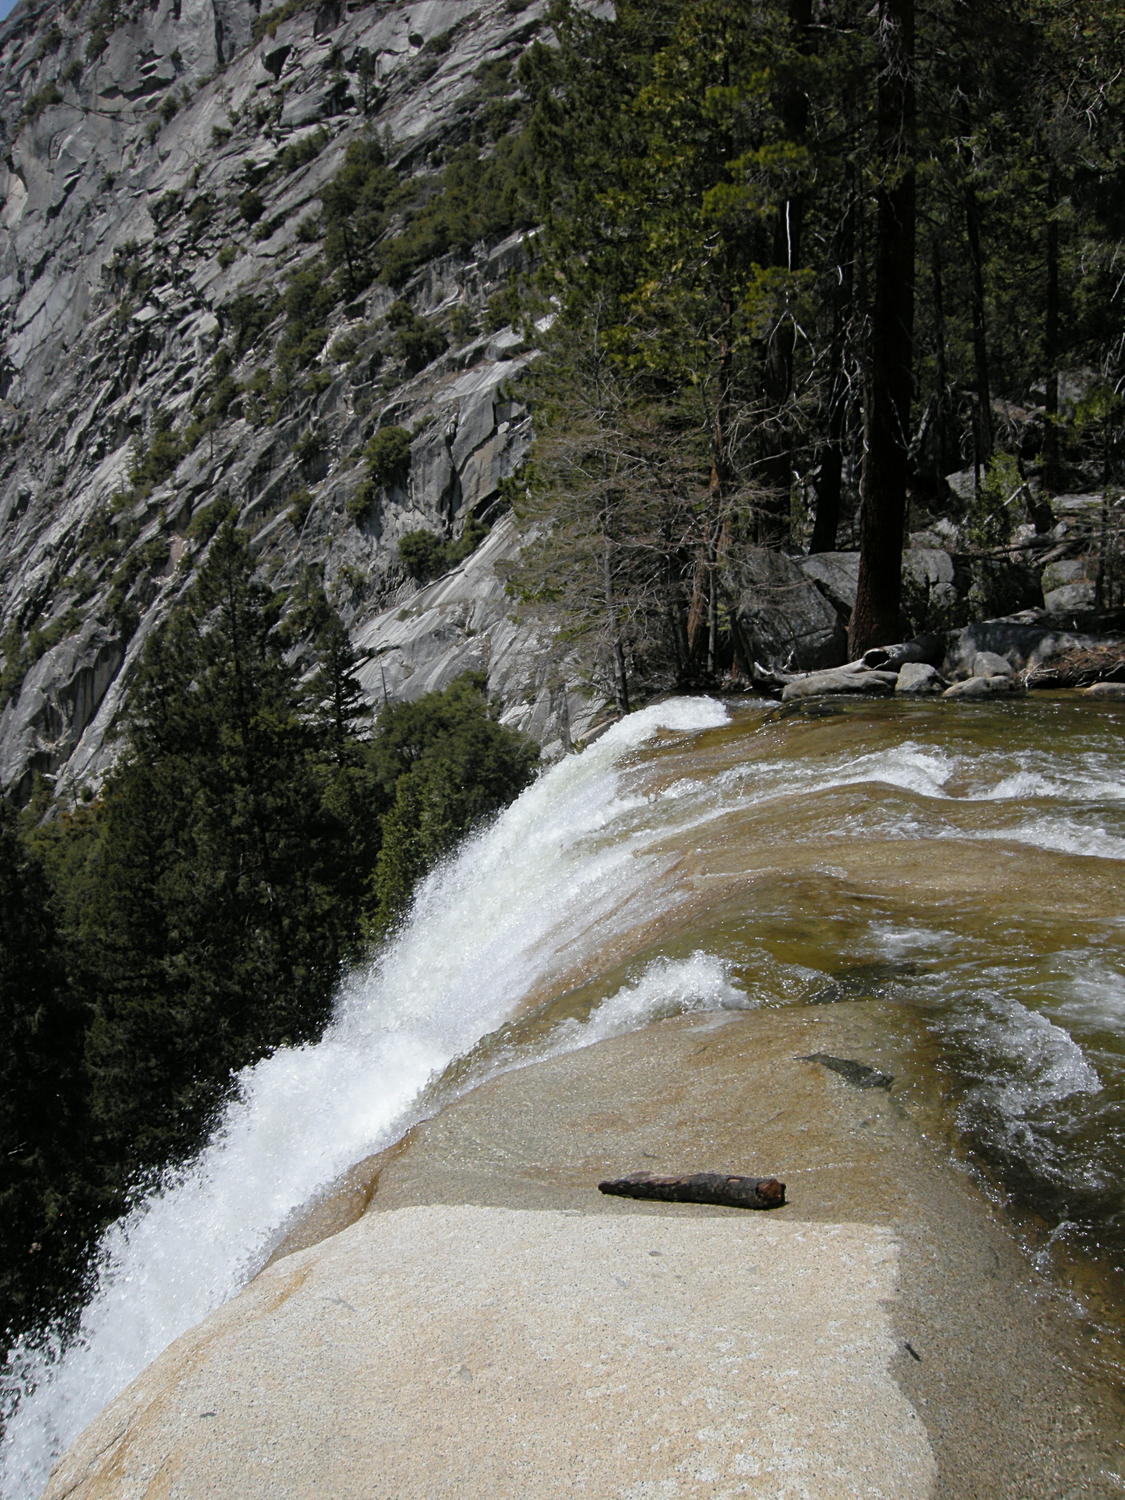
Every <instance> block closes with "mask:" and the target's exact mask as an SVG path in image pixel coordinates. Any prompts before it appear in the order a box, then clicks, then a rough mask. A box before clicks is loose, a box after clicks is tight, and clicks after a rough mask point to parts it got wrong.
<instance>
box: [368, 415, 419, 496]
mask: <svg viewBox="0 0 1125 1500" xmlns="http://www.w3.org/2000/svg"><path fill="white" fill-rule="evenodd" d="M410 444H411V436H410V433H409V432H408V431H407V430H406V428H405V427H380V428H379V430H378V432H376V433H375V434H374V435H373V436H372V437H370V438H369V439H368V441H367V445H366V447H365V448H364V450H363V453H364V457H365V458H366V459H367V468H368V472H369V474H370V475H371V478H372V479H373V480H374V482H375V483H376V484H378V485H381V486H382V487H383V488H389V487H390V486H392V485H401V484H405V482H406V476H407V475H408V474H409V473H410Z"/></svg>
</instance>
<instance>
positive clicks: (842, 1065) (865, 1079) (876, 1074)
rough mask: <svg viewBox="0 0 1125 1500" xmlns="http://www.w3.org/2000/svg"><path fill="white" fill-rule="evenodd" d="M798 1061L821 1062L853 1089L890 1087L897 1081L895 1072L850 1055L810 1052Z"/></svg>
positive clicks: (823, 1066) (821, 1064) (822, 1065)
mask: <svg viewBox="0 0 1125 1500" xmlns="http://www.w3.org/2000/svg"><path fill="white" fill-rule="evenodd" d="M797 1061H798V1062H814V1063H819V1064H820V1066H821V1067H822V1068H827V1069H828V1071H829V1072H830V1073H837V1074H839V1076H840V1077H841V1078H842V1079H843V1080H844V1082H845V1083H846V1084H849V1085H850V1086H851V1087H852V1088H853V1089H889V1088H890V1086H891V1084H892V1083H894V1081H895V1080H894V1074H893V1073H883V1072H881V1071H880V1069H878V1068H870V1067H868V1065H867V1064H866V1063H861V1062H856V1061H855V1060H854V1059H853V1058H850V1057H833V1056H832V1054H831V1053H830V1052H810V1053H808V1054H807V1055H806V1056H804V1057H799V1058H798V1059H797Z"/></svg>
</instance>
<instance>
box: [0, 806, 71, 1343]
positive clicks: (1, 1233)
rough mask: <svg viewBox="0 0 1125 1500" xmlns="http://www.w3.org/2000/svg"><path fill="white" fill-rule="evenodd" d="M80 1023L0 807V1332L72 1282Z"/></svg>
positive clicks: (44, 909) (41, 906) (36, 881)
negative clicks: (0, 1046) (2, 1039)
mask: <svg viewBox="0 0 1125 1500" xmlns="http://www.w3.org/2000/svg"><path fill="white" fill-rule="evenodd" d="M83 1025H84V1017H83V1015H82V1012H81V1009H80V1006H79V1004H78V1002H77V999H76V997H75V996H74V994H73V991H72V990H71V988H70V986H69V984H68V982H67V978H66V974H65V971H64V966H63V957H62V951H61V946H60V943H59V940H58V934H57V932H56V925H55V920H54V915H53V912H52V910H51V903H50V891H49V889H48V885H47V882H46V880H45V878H44V875H43V871H42V869H41V867H40V864H39V861H38V859H37V858H36V857H35V855H34V854H33V852H32V851H31V850H30V849H29V848H28V847H27V845H26V843H25V842H24V840H23V839H22V837H21V835H20V832H19V826H18V821H17V817H16V814H15V812H14V810H13V808H12V807H11V805H10V804H9V803H8V802H7V801H6V800H5V799H3V798H0V1032H2V1035H3V1038H4V1046H3V1050H2V1052H0V1330H3V1329H15V1328H17V1327H21V1326H26V1325H27V1324H28V1323H30V1322H34V1321H37V1320H38V1319H39V1318H40V1317H41V1316H42V1315H43V1314H44V1313H45V1312H46V1311H47V1310H48V1308H49V1306H50V1305H51V1303H52V1302H53V1301H54V1300H55V1299H57V1298H59V1297H61V1296H62V1295H63V1294H64V1293H65V1292H67V1291H68V1290H70V1289H72V1288H73V1285H74V1279H75V1278H74V1272H75V1263H76V1259H77V1250H78V1249H79V1248H80V1247H81V1244H82V1241H83V1236H84V1219H83V1216H82V1213H81V1211H80V1209H79V1205H80V1203H81V1202H82V1199H83V1195H82V1193H81V1191H80V1190H79V1191H75V1183H76V1179H78V1181H79V1184H80V1179H81V1170H80V1161H79V1150H80V1142H81V1139H82V1127H83V1118H84V1102H85V1101H84V1089H83V1086H82V1071H81V1060H82V1037H83Z"/></svg>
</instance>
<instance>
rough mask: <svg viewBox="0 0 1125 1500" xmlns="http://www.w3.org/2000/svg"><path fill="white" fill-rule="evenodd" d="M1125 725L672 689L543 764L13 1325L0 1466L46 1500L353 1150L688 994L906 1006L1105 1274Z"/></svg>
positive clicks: (1032, 704) (958, 1125)
mask: <svg viewBox="0 0 1125 1500" xmlns="http://www.w3.org/2000/svg"><path fill="white" fill-rule="evenodd" d="M1123 722H1125V715H1123V712H1122V706H1121V705H1117V704H1092V703H1090V702H1087V701H1077V700H1074V699H1066V698H1063V697H1059V698H1056V699H1049V700H1048V699H1039V698H1031V699H1026V700H1019V701H1013V702H1010V703H1002V704H971V705H969V704H966V705H952V704H910V703H901V704H900V703H896V702H876V703H866V702H864V703H854V704H847V705H837V704H828V705H819V704H812V705H803V706H799V707H798V708H797V709H796V710H795V711H793V712H790V711H788V709H781V708H778V707H777V706H762V705H758V706H733V705H727V706H723V705H720V704H718V703H715V702H713V701H711V700H706V699H697V700H690V701H687V700H681V701H673V702H671V703H668V704H665V705H662V706H659V707H658V708H655V709H649V710H645V711H643V712H642V713H641V714H638V715H634V716H633V717H632V718H631V719H629V720H626V721H625V722H624V723H623V724H622V725H619V726H617V727H616V728H615V729H614V730H612V731H611V732H610V733H609V734H608V735H606V736H605V737H604V738H603V739H602V740H600V741H599V742H598V743H597V744H595V745H594V746H592V747H591V748H590V749H588V750H587V751H586V752H584V753H583V754H582V755H581V756H576V757H573V758H571V759H568V760H567V761H566V762H564V763H563V764H561V765H559V766H557V767H555V768H553V769H552V770H551V771H550V772H549V773H547V774H546V775H545V776H544V777H543V778H542V779H541V780H540V781H539V782H538V783H537V784H536V786H535V787H533V788H532V789H531V790H530V791H529V792H528V793H526V794H525V795H524V797H523V798H521V799H520V801H519V802H518V803H517V804H515V806H514V807H512V808H511V809H509V811H508V812H507V813H505V814H504V815H503V816H502V817H501V818H500V819H499V821H498V822H497V823H496V824H495V825H494V827H493V828H492V829H491V830H489V831H488V832H486V833H485V834H483V835H481V836H480V837H478V838H477V839H475V840H474V841H473V842H472V843H471V844H470V845H469V846H467V847H466V849H465V850H463V851H462V852H461V853H460V854H459V855H458V856H457V857H456V858H455V859H454V860H452V861H450V863H449V864H448V865H447V866H445V867H444V868H443V869H442V870H440V871H438V872H436V873H435V875H434V876H433V877H431V879H430V880H429V881H427V883H426V884H425V886H424V888H423V890H422V892H421V894H420V897H419V900H418V902H417V904H416V907H415V910H414V912H413V914H412V916H411V919H410V922H409V924H408V925H407V927H406V928H405V930H404V931H403V933H402V934H401V935H400V937H399V938H398V939H397V940H396V942H395V943H394V944H393V945H392V946H391V947H390V948H389V949H388V951H387V952H386V953H385V954H384V955H383V956H382V957H381V958H380V960H379V961H378V962H377V963H376V964H375V965H373V966H372V967H371V968H370V969H369V970H367V971H365V972H362V973H359V974H357V975H355V976H353V978H352V980H351V981H350V982H349V984H348V985H347V986H346V987H345V990H344V992H343V994H342V995H341V998H340V1003H339V1006H338V1011H337V1015H336V1018H335V1020H334V1022H333V1025H332V1026H331V1027H330V1028H329V1031H328V1033H327V1034H326V1036H325V1038H324V1040H323V1041H322V1042H321V1043H319V1044H318V1045H316V1046H310V1047H305V1048H301V1049H282V1050H281V1051H279V1052H278V1053H277V1054H275V1055H274V1056H273V1057H272V1058H269V1059H267V1060H265V1061H264V1062H263V1063H261V1064H259V1065H258V1066H257V1067H255V1068H253V1069H251V1070H248V1071H247V1073H246V1074H245V1075H244V1077H243V1080H242V1089H241V1093H240V1097H239V1099H238V1100H237V1101H236V1102H235V1104H234V1105H233V1106H232V1107H231V1109H230V1110H229V1111H228V1114H227V1116H226V1118H225V1120H224V1122H223V1124H222V1127H221V1129H220V1130H219V1132H218V1133H217V1135H216V1138H215V1139H214V1141H213V1142H212V1143H211V1145H210V1146H209V1147H208V1148H207V1149H206V1150H205V1151H204V1152H203V1153H202V1154H201V1156H200V1157H199V1158H198V1159H197V1160H196V1161H194V1162H191V1163H189V1164H187V1166H186V1167H184V1168H183V1169H182V1170H181V1171H179V1172H178V1173H176V1174H173V1175H172V1176H171V1177H170V1178H169V1180H168V1182H167V1183H166V1184H165V1185H164V1187H163V1188H162V1189H161V1190H160V1191H159V1192H158V1193H156V1194H154V1195H153V1197H152V1198H150V1199H149V1200H147V1201H146V1202H144V1203H143V1204H140V1205H138V1207H137V1209H136V1210H135V1212H134V1213H133V1214H132V1215H131V1216H130V1217H129V1218H128V1219H126V1220H124V1221H122V1223H121V1224H119V1225H117V1226H115V1228H114V1229H113V1230H112V1231H111V1232H110V1234H109V1235H108V1236H107V1238H106V1241H105V1243H104V1245H103V1247H102V1252H101V1260H102V1269H101V1274H100V1280H99V1285H98V1289H97V1291H96V1294H95V1295H94V1297H93V1298H92V1300H91V1303H90V1305H89V1307H88V1308H87V1310H86V1313H85V1316H84V1320H83V1326H82V1330H81V1334H80V1337H79V1340H78V1341H77V1343H76V1344H74V1345H73V1346H71V1347H70V1348H69V1349H66V1350H59V1349H56V1350H48V1351H46V1352H43V1351H38V1350H28V1349H23V1350H17V1351H15V1354H14V1358H13V1362H12V1365H11V1367H10V1372H9V1382H8V1384H9V1396H10V1398H11V1397H12V1396H15V1397H20V1399H19V1400H18V1409H17V1410H16V1412H15V1415H14V1417H13V1418H12V1419H11V1421H10V1422H9V1424H8V1430H7V1433H6V1437H5V1442H4V1448H3V1454H2V1460H0V1463H2V1467H0V1477H2V1484H0V1488H2V1491H3V1494H4V1495H5V1496H6V1497H8V1500H31V1497H32V1496H34V1495H36V1494H37V1493H38V1490H39V1488H40V1486H41V1484H42V1482H43V1480H44V1478H45V1476H46V1472H47V1468H48V1466H49V1463H50V1461H51V1457H52V1455H53V1454H54V1453H55V1452H57V1451H58V1450H59V1448H60V1447H61V1446H63V1445H65V1443H67V1442H69V1441H70V1440H71V1439H72V1438H73V1437H74V1436H75V1435H76V1434H77V1432H78V1431H79V1430H80V1429H81V1427H82V1426H84V1425H85V1423H86V1422H87V1421H88V1420H89V1419H90V1418H91V1417H92V1416H93V1415H94V1414H95V1413H96V1412H97V1411H98V1410H99V1409H100V1407H101V1406H102V1405H103V1404H104V1403H105V1402H106V1401H107V1400H108V1399H109V1398H110V1397H111V1396H112V1395H113V1394H114V1393H115V1392H116V1391H117V1390H119V1389H121V1387H122V1386H123V1385H125V1384H126V1383H127V1382H128V1381H129V1380H130V1379H131V1378H132V1376H133V1375H134V1374H135V1373H137V1372H138V1371H139V1370H140V1369H141V1368H143V1367H144V1365H145V1364H146V1363H147V1362H148V1361H149V1360H151V1359H152V1358H153V1357H154V1356H155V1355H156V1353H158V1352H159V1351H160V1349H162V1348H163V1347H164V1346H165V1345H166V1344H167V1343H168V1342H169V1341H170V1340H171V1339H172V1338H174V1337H175V1336H176V1335H177V1334H178V1333H180V1332H181V1331H183V1330H184V1329H186V1328H188V1327H190V1326H192V1325H193V1324H194V1323H195V1322H197V1321H198V1320H199V1319H200V1318H202V1317H203V1316H205V1315H206V1313H207V1312H208V1311H209V1310H210V1309H211V1308H213V1307H214V1306H216V1305H218V1304H219V1303H221V1302H222V1301H223V1300H225V1298H227V1297H229V1296H230V1295H232V1293H233V1292H234V1291H236V1290H237V1289H238V1287H239V1286H240V1285H242V1284H243V1283H244V1281H245V1280H246V1278H247V1277H248V1276H250V1275H252V1274H253V1272H254V1271H255V1270H256V1269H257V1267H259V1266H260V1265H261V1264H262V1263H263V1261H264V1259H265V1258H266V1257H267V1256H268V1254H269V1253H270V1251H271V1250H272V1248H273V1247H274V1246H275V1245H276V1244H277V1242H278V1239H279V1237H280V1235H281V1234H282V1233H283V1231H284V1229H285V1226H286V1225H287V1223H288V1222H289V1221H290V1220H291V1219H292V1217H293V1215H294V1213H295V1212H296V1211H297V1210H298V1209H299V1208H300V1206H301V1205H302V1204H304V1203H306V1202H308V1201H309V1200H310V1199H311V1198H314V1197H315V1196H316V1195H317V1194H318V1193H321V1192H322V1191H324V1190H325V1189H326V1188H327V1187H328V1186H329V1185H330V1184H331V1183H332V1182H333V1181H334V1180H335V1179H337V1178H338V1177H339V1176H340V1174H341V1173H342V1172H343V1171H344V1170H345V1169H346V1168H347V1167H348V1166H349V1165H350V1164H351V1163H352V1162H354V1161H357V1160H358V1159H359V1158H361V1157H363V1156H365V1155H366V1154H368V1153H369V1152H371V1151H374V1150H377V1149H379V1148H380V1147H381V1146H384V1145H387V1144H389V1143H390V1142H391V1141H392V1140H394V1139H395V1138H396V1137H397V1136H398V1135H399V1134H401V1132H402V1131H403V1130H404V1129H405V1128H406V1127H407V1126H408V1125H409V1124H410V1123H412V1122H413V1121H414V1120H416V1119H418V1118H419V1117H421V1116H422V1115H424V1114H425V1113H427V1112H430V1111H432V1110H433V1109H435V1108H438V1107H440V1105H441V1103H442V1101H443V1100H445V1099H448V1098H449V1097H451V1096H452V1095H454V1094H456V1093H457V1092H459V1091H460V1090H462V1089H464V1088H465V1087H468V1086H470V1085H471V1084H472V1083H473V1082H475V1081H477V1080H479V1079H480V1078H483V1077H487V1076H489V1075H490V1074H492V1073H495V1072H496V1071H497V1070H499V1069H503V1068H510V1067H515V1066H520V1065H522V1064H524V1063H526V1062H527V1061H529V1060H531V1059H533V1058H534V1057H537V1056H544V1055H548V1054H551V1053H554V1052H558V1051H562V1050H567V1049H570V1048H573V1047H577V1046H583V1045H587V1044H589V1043H591V1042H594V1041H597V1040H599V1039H601V1038H602V1037H604V1036H609V1035H613V1034H616V1033H618V1032H621V1031H624V1030H629V1029H632V1028H634V1027H637V1026H641V1025H644V1024H646V1023H647V1022H648V1021H650V1020H652V1019H653V1018H655V1017H658V1016H661V1015H666V1014H671V1013H674V1012H676V1011H679V1010H684V1009H722V1008H730V1007H738V1008H753V1007H756V1006H768V1007H777V1006H788V1005H810V1004H816V1005H824V1004H832V1003H834V1002H835V1001H837V1000H849V1001H857V1000H859V1001H862V1000H870V1001H871V1002H872V1006H873V1014H874V1013H876V1010H875V1008H876V1007H887V1006H892V1007H894V1008H895V1011H896V1014H901V1015H903V1016H909V1017H910V1018H911V1022H912V1025H913V1026H914V1028H915V1029H916V1030H919V1031H921V1032H922V1033H924V1034H925V1035H926V1036H928V1038H929V1046H928V1048H927V1049H926V1051H927V1055H928V1056H929V1057H930V1058H932V1068H933V1070H934V1078H933V1080H931V1084H932V1083H936V1084H937V1087H936V1088H935V1087H932V1086H931V1085H927V1087H926V1090H925V1092H926V1093H927V1096H928V1098H930V1104H928V1105H927V1107H928V1108H929V1107H931V1106H932V1098H938V1099H945V1100H948V1111H947V1119H946V1122H945V1123H946V1125H947V1126H948V1128H949V1130H950V1131H951V1132H952V1135H953V1137H954V1138H955V1143H958V1144H959V1145H960V1146H962V1147H963V1148H964V1149H966V1150H968V1151H970V1152H971V1153H973V1159H974V1160H975V1161H976V1162H977V1163H978V1165H979V1167H980V1169H981V1171H982V1172H984V1173H986V1174H987V1176H988V1180H989V1181H990V1183H991V1184H992V1187H993V1190H994V1191H995V1192H997V1193H1000V1194H1003V1195H1006V1196H1007V1197H1008V1199H1009V1201H1010V1202H1011V1203H1012V1204H1013V1205H1014V1206H1017V1207H1019V1208H1021V1209H1022V1210H1024V1211H1026V1212H1027V1213H1033V1214H1034V1215H1035V1217H1033V1218H1026V1217H1025V1219H1024V1221H1023V1222H1024V1225H1025V1228H1026V1229H1027V1230H1028V1232H1029V1234H1030V1235H1031V1237H1032V1240H1033V1242H1034V1244H1035V1245H1036V1246H1037V1247H1038V1249H1039V1250H1040V1252H1041V1253H1042V1254H1043V1255H1044V1256H1047V1255H1049V1254H1050V1255H1054V1256H1055V1257H1056V1262H1055V1263H1056V1264H1058V1265H1060V1266H1061V1265H1062V1262H1061V1261H1060V1260H1059V1256H1060V1255H1062V1254H1063V1253H1064V1252H1065V1253H1067V1254H1070V1253H1073V1254H1077V1255H1080V1256H1082V1257H1092V1258H1093V1259H1094V1260H1095V1261H1097V1262H1098V1263H1099V1264H1100V1265H1102V1266H1103V1267H1106V1268H1109V1272H1110V1274H1116V1275H1120V1274H1121V1272H1122V1270H1123V1269H1125V1265H1123V1263H1125V1200H1123V1196H1122V1182H1123V1172H1122V1167H1123V1165H1125V1044H1123V1032H1122V1017H1123V1011H1125V958H1123V947H1125V944H1123V942H1122V939H1123V936H1125V930H1123V929H1125V920H1123V910H1125V907H1123V902H1122V893H1123V882H1122V869H1123V858H1125V786H1123V779H1125V777H1123V757H1122V753H1121V729H1122V723H1123ZM1036 1236H1037V1237H1036ZM36 1387H37V1388H36ZM31 1390H33V1394H31V1395H30V1396H27V1394H26V1393H27V1392H28V1391H31ZM21 1392H22V1393H23V1395H22V1397H21Z"/></svg>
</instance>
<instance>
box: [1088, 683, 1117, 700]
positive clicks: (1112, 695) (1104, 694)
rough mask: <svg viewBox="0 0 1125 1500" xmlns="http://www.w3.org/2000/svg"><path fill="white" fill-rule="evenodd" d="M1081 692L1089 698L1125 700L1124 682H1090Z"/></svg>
mask: <svg viewBox="0 0 1125 1500" xmlns="http://www.w3.org/2000/svg"><path fill="white" fill-rule="evenodd" d="M1083 692H1085V693H1086V695H1087V697H1090V698H1108V699H1122V700H1125V682H1092V683H1091V684H1090V686H1089V687H1088V688H1084V689H1083Z"/></svg>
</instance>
